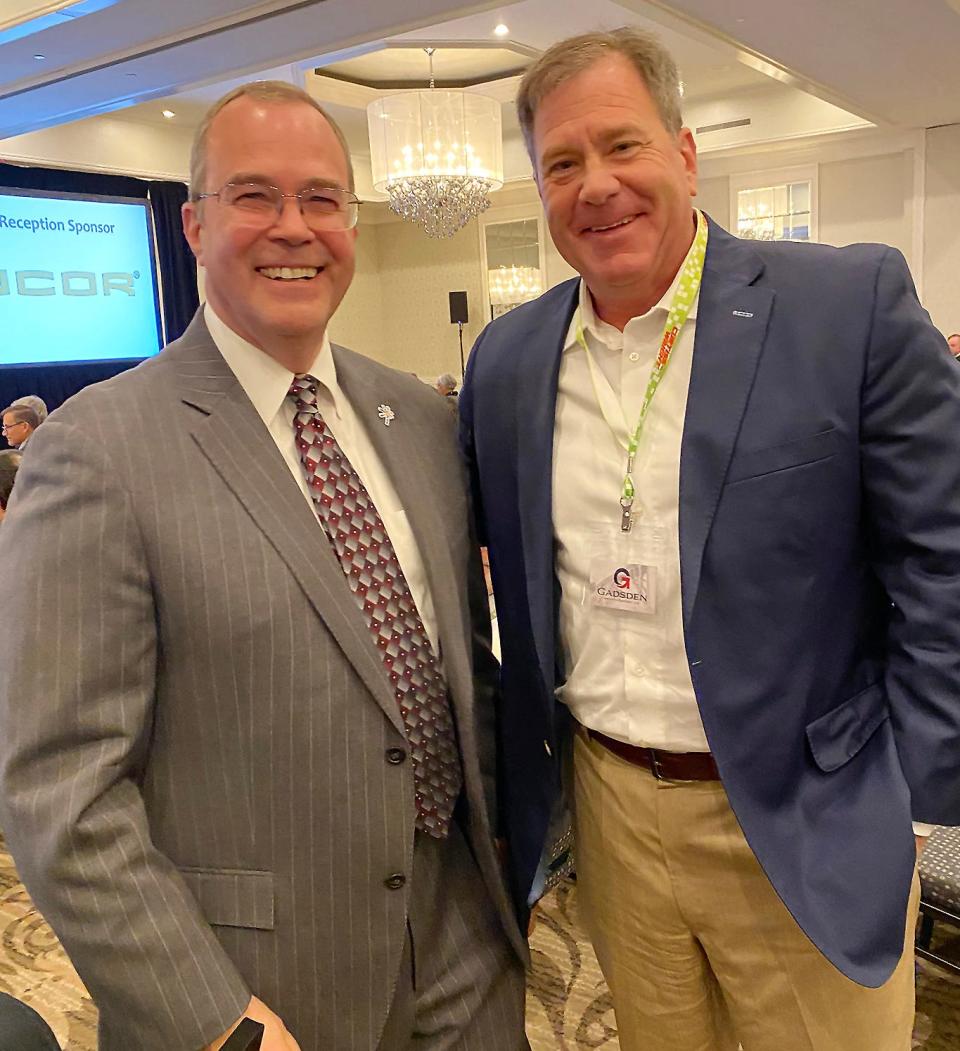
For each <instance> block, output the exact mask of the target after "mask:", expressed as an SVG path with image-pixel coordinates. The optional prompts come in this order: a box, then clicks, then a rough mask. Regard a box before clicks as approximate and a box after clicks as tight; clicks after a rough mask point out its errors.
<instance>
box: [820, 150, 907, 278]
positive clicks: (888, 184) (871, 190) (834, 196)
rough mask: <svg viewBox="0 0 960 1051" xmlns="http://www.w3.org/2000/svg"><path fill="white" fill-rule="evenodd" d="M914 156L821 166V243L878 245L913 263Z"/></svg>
mask: <svg viewBox="0 0 960 1051" xmlns="http://www.w3.org/2000/svg"><path fill="white" fill-rule="evenodd" d="M913 177H914V172H913V157H912V154H909V153H888V154H884V155H882V156H879V157H858V158H855V159H853V160H848V161H835V162H833V163H832V164H821V165H820V238H819V239H820V240H821V241H822V242H823V243H824V244H832V245H848V244H855V243H857V242H860V241H879V242H881V243H882V244H888V245H891V246H892V247H894V248H899V249H900V251H901V252H903V254H904V255H905V256H906V257H907V259H908V260H909V261H911V262H912V263H913V265H914V266H916V264H917V263H919V262H920V260H913V259H912V256H913V214H912V210H911V207H910V202H911V200H912V194H913Z"/></svg>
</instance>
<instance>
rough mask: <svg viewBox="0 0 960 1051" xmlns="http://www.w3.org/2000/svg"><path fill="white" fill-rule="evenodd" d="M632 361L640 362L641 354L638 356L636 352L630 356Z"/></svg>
mask: <svg viewBox="0 0 960 1051" xmlns="http://www.w3.org/2000/svg"><path fill="white" fill-rule="evenodd" d="M630 360H631V361H639V360H640V355H639V354H638V353H637V352H636V351H634V352H633V353H632V354H631V355H630Z"/></svg>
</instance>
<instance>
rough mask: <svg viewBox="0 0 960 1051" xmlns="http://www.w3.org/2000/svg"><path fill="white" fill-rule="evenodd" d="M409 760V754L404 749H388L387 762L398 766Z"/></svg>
mask: <svg viewBox="0 0 960 1051" xmlns="http://www.w3.org/2000/svg"><path fill="white" fill-rule="evenodd" d="M406 758H407V753H406V752H405V751H404V750H403V749H402V748H388V749H387V762H388V763H393V764H394V766H396V765H397V764H398V763H402V762H403V761H404V759H406Z"/></svg>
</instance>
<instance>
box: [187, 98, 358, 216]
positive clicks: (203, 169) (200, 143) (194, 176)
mask: <svg viewBox="0 0 960 1051" xmlns="http://www.w3.org/2000/svg"><path fill="white" fill-rule="evenodd" d="M239 98H251V99H254V100H255V101H256V102H278V103H287V104H291V103H295V102H302V103H303V104H304V105H307V106H312V107H313V109H315V110H316V111H317V112H318V113H319V114H320V116H321V117H323V119H324V120H325V121H326V122H327V123H328V124H329V125H330V127H331V129H332V130H333V134H334V135H335V136H336V137H337V142H339V143H340V147H341V149H342V150H343V156H344V157H345V158H346V161H347V189H348V190H350V191H351V192H352V191H353V189H354V178H353V161H352V160H351V159H350V147H349V146H348V145H347V140H346V137H345V136H344V134H343V131H342V130H341V128H340V125H339V124H337V122H336V121H335V120H334V119H333V117H331V116H330V114H329V113H327V111H326V110H325V109H324V108H323V106H321V105H320V103H319V102H317V100H316V99H315V98H314V97H313V96H312V95H310V94H308V93H307V92H306V91H304V90H303V88H298V87H295V86H294V85H293V84H288V83H287V82H286V81H284V80H254V81H252V82H251V83H249V84H241V85H240V87H238V88H234V89H233V91H228V92H227V93H226V95H224V96H223V97H222V98H220V99H217V101H216V102H215V103H214V104H213V105H212V106H211V107H210V109H208V110H207V112H206V113H205V114H204V116H203V120H202V121H200V126H199V127H198V128H197V130H196V132H195V133H194V136H193V146H192V147H191V148H190V197H191V199H196V196H197V194H198V193H204V192H205V190H204V184H205V181H206V177H207V139H208V138H209V137H210V125H211V124H213V120H214V118H215V117H216V115H217V114H218V113H219V112H220V110H222V109H223V108H224V106H227V105H229V104H230V103H231V102H233V100H234V99H239Z"/></svg>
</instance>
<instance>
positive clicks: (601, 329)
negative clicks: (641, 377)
mask: <svg viewBox="0 0 960 1051" xmlns="http://www.w3.org/2000/svg"><path fill="white" fill-rule="evenodd" d="M692 251H693V244H691V245H690V249H689V251H688V252H687V254H686V256H684V259H683V262H682V263H681V264H680V267H679V268H678V270H677V272H676V273H675V274H674V275H673V281H671V283H670V287H669V288H668V289H667V290H666V292H664V293H663V295H662V296H661V297H660V299H659V301H658V302H656V303H654V305H653V306H652V307H651V308H650V309H649V310H648V311H647V312H646V313H645V314H638V315H637V316H636V317H635V318H631V319H630V320H629V321H628V322H627V324H626V326H625V329H624V331H626V329H627V328H629V327H630V325H631V324H632V323H633V322H634V321H643V320H645V319H647V318H650V317H656V316H657V311H660V312H661V313H663V314H666V313H667V312H668V311H669V310H670V304H671V303H673V297H674V295H675V294H676V291H677V287H678V286H679V284H680V275H681V274H682V273H683V268H684V267H685V266H686V265H687V260H688V259H689V258H690V253H691V252H692ZM579 303H580V318H581V323H582V325H583V331H584V332H586V333H588V334H589V335H590V336H592V337H593V339H595V340H596V341H597V342H599V343H602V344H603V345H604V346H607V347H609V348H610V349H611V350H621V349H622V348H623V336H624V333H623V332H621V331H620V330H619V329H618V328H614V326H613V325H608V324H607V322H606V321H603V320H602V319H601V318H598V317H597V313H596V311H595V310H594V308H593V296H591V295H590V289H589V288H587V283H586V281H584V280H583V278H582V277H581V278H580V293H579ZM699 305H700V290H699V289H697V294H696V296H695V297H694V300H693V303H692V304H691V305H690V313H689V314H687V320H688V321H694V320H696V317H697V308H698V306H699ZM576 321H577V318H576V315H574V318H573V321H572V322H571V323H570V329H569V331H568V332H567V341H566V343H565V344H564V348H563V349H564V350H570V349H571V348H572V347H575V346H576V345H577V326H576ZM661 334H662V333H661Z"/></svg>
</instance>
